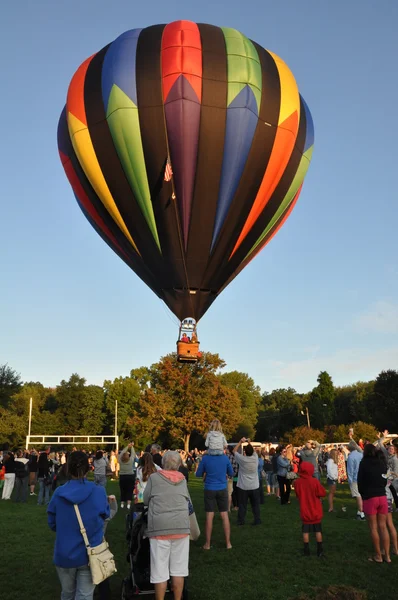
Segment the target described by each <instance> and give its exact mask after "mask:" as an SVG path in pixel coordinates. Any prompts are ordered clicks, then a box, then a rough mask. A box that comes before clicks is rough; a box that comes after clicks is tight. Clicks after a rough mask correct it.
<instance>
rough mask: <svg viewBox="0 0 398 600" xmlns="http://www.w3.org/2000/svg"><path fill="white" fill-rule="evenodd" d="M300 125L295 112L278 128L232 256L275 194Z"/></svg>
mask: <svg viewBox="0 0 398 600" xmlns="http://www.w3.org/2000/svg"><path fill="white" fill-rule="evenodd" d="M298 125H299V122H298V114H297V112H294V113H293V114H292V115H290V117H289V118H288V119H286V121H284V122H283V123H281V124H280V125H279V126H278V129H277V132H276V136H275V141H274V146H273V148H272V153H271V156H270V159H269V161H268V165H267V170H266V171H265V174H264V177H263V180H262V182H261V186H260V189H259V191H258V193H257V197H256V199H255V201H254V204H253V206H252V209H251V211H250V213H249V216H248V218H247V221H246V223H245V225H244V227H243V229H242V232H241V234H240V236H239V239H238V241H237V242H236V245H235V248H234V249H233V251H232V254H231V256H233V255H234V253H235V252H236V250H237V249H238V248H239V246H240V245H241V243H242V242H243V240H244V239H245V237H246V236H247V234H248V233H249V231H250V230H251V228H252V227H253V225H254V223H255V222H256V221H257V219H258V217H259V216H260V214H261V213H262V211H263V210H264V208H265V207H266V205H267V203H268V201H269V200H270V198H271V196H272V194H273V193H274V191H275V188H276V186H277V185H278V183H279V181H280V179H281V177H282V175H283V173H284V171H285V169H286V166H287V164H288V162H289V159H290V156H291V154H292V152H293V148H294V144H295V143H296V139H297V132H298ZM292 128H293V131H295V132H296V133H295V135H293V134H292Z"/></svg>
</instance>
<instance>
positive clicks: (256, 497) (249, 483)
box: [233, 438, 261, 525]
mask: <svg viewBox="0 0 398 600" xmlns="http://www.w3.org/2000/svg"><path fill="white" fill-rule="evenodd" d="M245 442H247V445H246V447H245V448H244V454H240V453H239V449H240V447H241V445H242V444H244V443H245ZM233 453H234V456H235V460H236V462H237V463H238V465H239V473H238V503H239V509H238V525H244V524H245V519H246V512H247V502H248V500H250V504H251V507H252V512H253V517H254V522H253V525H261V517H260V485H259V478H258V456H257V454H256V453H255V452H254V448H253V446H252V445H251V443H250V440H249V439H246V438H242V439H241V440H240V442H238V443H237V444H236V446H235V448H234V449H233Z"/></svg>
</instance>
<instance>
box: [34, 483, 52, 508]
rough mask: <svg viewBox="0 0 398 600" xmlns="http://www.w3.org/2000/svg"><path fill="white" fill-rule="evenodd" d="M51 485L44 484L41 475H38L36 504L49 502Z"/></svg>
mask: <svg viewBox="0 0 398 600" xmlns="http://www.w3.org/2000/svg"><path fill="white" fill-rule="evenodd" d="M50 489H51V485H44V479H43V477H39V495H38V497H37V504H48V503H49V502H50Z"/></svg>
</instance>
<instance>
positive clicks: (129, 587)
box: [121, 577, 138, 600]
mask: <svg viewBox="0 0 398 600" xmlns="http://www.w3.org/2000/svg"><path fill="white" fill-rule="evenodd" d="M137 594H138V589H137V586H133V584H132V582H131V579H130V578H129V577H126V578H125V579H123V581H122V594H121V600H134V597H135V596H136V595H137Z"/></svg>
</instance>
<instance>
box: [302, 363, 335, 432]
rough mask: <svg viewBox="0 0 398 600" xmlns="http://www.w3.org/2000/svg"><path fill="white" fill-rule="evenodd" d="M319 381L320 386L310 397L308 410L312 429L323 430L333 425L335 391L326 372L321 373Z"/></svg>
mask: <svg viewBox="0 0 398 600" xmlns="http://www.w3.org/2000/svg"><path fill="white" fill-rule="evenodd" d="M317 381H318V385H317V386H316V387H315V388H314V389H313V390H312V392H311V394H310V396H309V400H308V410H309V413H310V418H311V425H312V427H318V428H321V427H325V425H330V424H331V423H333V418H334V398H335V389H334V385H333V381H332V378H331V377H330V375H329V373H327V372H326V371H321V372H320V373H319V375H318V380H317Z"/></svg>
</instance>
